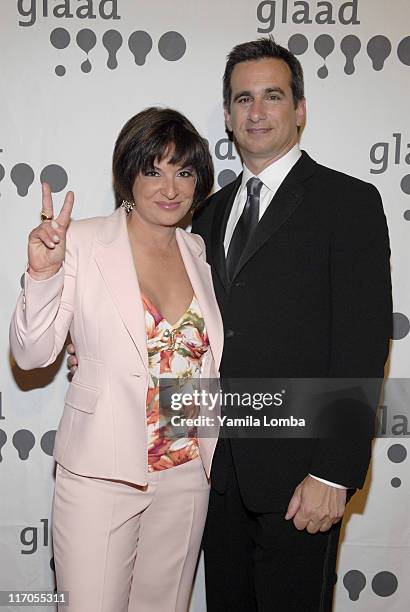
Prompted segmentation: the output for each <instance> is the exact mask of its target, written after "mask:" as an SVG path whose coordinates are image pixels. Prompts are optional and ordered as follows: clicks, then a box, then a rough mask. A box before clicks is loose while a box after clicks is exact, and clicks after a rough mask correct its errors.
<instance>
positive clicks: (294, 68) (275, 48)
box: [223, 36, 304, 110]
mask: <svg viewBox="0 0 410 612" xmlns="http://www.w3.org/2000/svg"><path fill="white" fill-rule="evenodd" d="M268 58H272V59H280V60H283V61H284V62H285V63H286V64H287V65H288V66H289V69H290V72H291V88H292V94H293V101H294V104H295V107H296V106H297V104H298V102H299V101H300V100H302V98H303V97H304V86H303V70H302V66H301V64H300V62H299V60H298V59H297V58H296V57H295V56H294V55H293V53H291V52H290V51H289V50H288V49H286V48H285V47H282V46H281V45H278V44H277V43H275V41H274V39H273V37H272V36H269V37H268V38H258V40H251V41H249V42H245V43H241V44H240V45H236V47H234V48H233V49H232V51H231V52H230V53H229V55H228V57H227V62H226V67H225V72H224V76H223V102H224V107H225V108H226V109H228V110H229V106H230V104H231V97H232V87H231V76H232V72H233V69H234V68H235V66H236V64H240V63H242V62H251V61H254V60H259V59H268Z"/></svg>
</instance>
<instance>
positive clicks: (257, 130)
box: [246, 128, 272, 134]
mask: <svg viewBox="0 0 410 612" xmlns="http://www.w3.org/2000/svg"><path fill="white" fill-rule="evenodd" d="M271 130H272V128H248V129H247V130H246V131H247V132H249V133H250V134H267V133H268V132H270V131H271Z"/></svg>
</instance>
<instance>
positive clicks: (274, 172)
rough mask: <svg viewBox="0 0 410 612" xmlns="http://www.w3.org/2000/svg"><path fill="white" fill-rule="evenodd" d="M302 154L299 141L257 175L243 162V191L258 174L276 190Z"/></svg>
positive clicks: (268, 186) (264, 182) (271, 188)
mask: <svg viewBox="0 0 410 612" xmlns="http://www.w3.org/2000/svg"><path fill="white" fill-rule="evenodd" d="M301 155H302V152H301V150H300V147H299V143H296V144H295V146H294V147H292V148H291V149H290V151H288V152H287V153H286V154H285V155H284V156H283V157H280V158H279V159H277V160H276V161H274V162H273V163H272V164H270V165H269V166H268V167H267V168H265V169H264V170H262V172H261V173H260V174H258V175H255V174H254V173H253V172H251V171H250V170H249V168H248V167H247V166H246V165H245V164H243V176H242V182H241V191H242V189H246V183H247V182H248V180H249V179H250V178H252V177H253V176H257V177H258V178H259V179H260V180H261V181H262V183H263V184H264V185H265V186H266V187H267V188H268V189H270V190H271V191H273V192H275V191H276V190H277V189H278V187H279V186H280V185H281V183H282V182H283V180H284V179H285V177H286V175H287V174H288V173H289V172H290V170H291V169H292V168H293V166H294V165H295V164H296V162H297V161H298V159H299V157H300V156H301Z"/></svg>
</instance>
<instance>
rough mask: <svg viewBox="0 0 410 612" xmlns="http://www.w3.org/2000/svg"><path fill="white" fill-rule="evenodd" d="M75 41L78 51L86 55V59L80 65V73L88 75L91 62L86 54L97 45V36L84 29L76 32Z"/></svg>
mask: <svg viewBox="0 0 410 612" xmlns="http://www.w3.org/2000/svg"><path fill="white" fill-rule="evenodd" d="M76 41H77V45H78V46H79V47H80V49H81V50H82V51H84V53H86V54H87V59H86V60H84V62H83V63H82V64H81V71H82V72H85V73H88V72H90V71H91V62H90V60H89V58H88V54H89V52H90V51H91V49H93V48H94V47H95V45H96V44H97V36H96V35H95V33H94V32H93V31H92V30H89V29H88V28H84V29H83V30H80V31H79V32H78V34H77V36H76Z"/></svg>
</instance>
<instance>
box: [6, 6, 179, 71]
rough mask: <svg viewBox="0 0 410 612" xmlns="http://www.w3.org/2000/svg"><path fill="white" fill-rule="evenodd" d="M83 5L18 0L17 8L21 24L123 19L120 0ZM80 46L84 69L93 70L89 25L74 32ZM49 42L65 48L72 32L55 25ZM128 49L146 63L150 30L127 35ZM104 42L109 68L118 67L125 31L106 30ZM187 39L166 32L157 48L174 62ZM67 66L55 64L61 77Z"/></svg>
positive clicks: (137, 61) (94, 37) (93, 35)
mask: <svg viewBox="0 0 410 612" xmlns="http://www.w3.org/2000/svg"><path fill="white" fill-rule="evenodd" d="M77 2H81V4H80V6H76V5H75V4H74V0H64V1H63V0H18V2H17V10H18V13H19V17H20V18H19V21H18V24H19V26H21V27H26V28H27V27H30V26H33V25H34V24H35V23H36V21H37V19H38V18H39V17H42V18H50V19H74V18H76V19H81V20H85V19H87V20H89V22H90V24H91V23H92V20H95V19H97V16H99V17H100V18H101V19H104V20H105V21H108V20H110V19H111V20H117V21H118V20H120V19H121V16H120V14H119V11H118V0H99V1H97V0H94V1H93V0H77ZM75 41H76V43H77V46H78V47H79V48H80V49H81V51H82V52H83V53H85V56H86V57H85V59H84V60H83V61H82V63H81V65H80V69H81V71H82V72H84V73H89V72H91V70H92V63H91V59H90V56H89V54H90V51H92V49H94V47H95V46H96V45H97V35H96V33H95V32H94V31H93V30H92V29H90V28H82V29H81V30H79V31H78V32H77V34H76V36H75ZM50 42H51V44H52V46H53V47H54V48H55V49H59V50H61V49H66V48H67V47H68V46H69V45H70V43H71V34H70V32H69V31H68V30H66V29H65V28H63V27H57V28H54V29H53V30H52V32H51V34H50ZM127 43H128V49H129V51H130V53H131V55H132V57H133V59H134V62H135V64H136V65H137V66H143V65H144V64H145V61H146V58H147V55H148V54H149V53H150V52H151V50H152V48H153V41H152V38H151V36H150V35H149V34H148V32H145V31H144V30H136V31H135V32H132V33H131V34H130V35H129V36H128V40H127ZM102 44H103V46H104V48H105V49H106V51H107V54H108V56H107V68H109V69H110V70H115V69H116V68H118V59H117V53H118V51H119V49H120V48H121V47H122V45H123V34H122V33H121V32H119V31H118V30H107V31H106V32H104V34H103V36H102ZM185 51H186V41H185V38H184V37H183V36H182V34H180V33H179V32H174V31H169V32H165V33H164V34H163V35H162V36H161V37H160V39H159V41H158V52H159V54H160V55H161V57H163V58H164V59H165V60H167V61H169V62H175V61H177V60H179V59H181V57H182V56H183V55H184V54H185ZM66 71H67V70H66V67H65V66H64V65H62V64H59V65H57V66H56V67H55V73H56V75H57V76H59V77H61V76H64V75H65V74H66Z"/></svg>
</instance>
